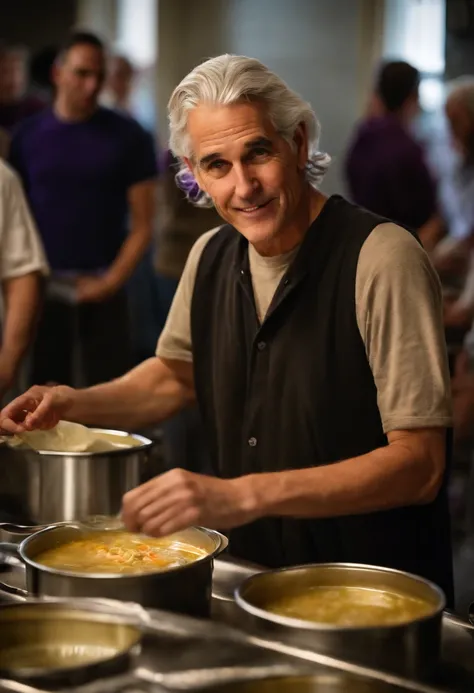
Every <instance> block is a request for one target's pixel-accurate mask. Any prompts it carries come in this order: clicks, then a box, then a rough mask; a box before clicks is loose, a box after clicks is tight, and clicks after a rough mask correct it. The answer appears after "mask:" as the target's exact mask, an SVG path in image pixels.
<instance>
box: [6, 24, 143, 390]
mask: <svg viewBox="0 0 474 693" xmlns="http://www.w3.org/2000/svg"><path fill="white" fill-rule="evenodd" d="M105 61H106V56H105V50H104V46H103V45H102V43H101V41H100V40H99V39H98V38H97V37H95V36H93V35H92V34H86V33H78V34H75V35H73V36H72V38H71V39H70V41H69V42H68V44H67V45H66V47H65V48H64V49H63V50H62V51H61V52H60V53H59V56H58V60H57V62H56V64H55V68H54V81H55V86H56V98H55V101H54V104H53V106H52V108H48V109H46V110H45V111H44V112H42V113H40V114H38V115H36V116H34V117H33V118H31V119H28V120H27V121H25V122H24V123H22V125H21V126H20V127H19V128H18V129H17V131H16V133H15V135H14V137H13V139H12V143H11V152H10V160H11V163H12V164H13V166H14V167H15V168H16V169H17V171H18V172H19V173H20V176H21V178H22V180H23V183H24V186H25V190H26V193H27V196H28V199H29V202H30V206H31V209H32V212H33V215H34V217H35V220H36V223H37V225H38V228H39V232H40V234H41V237H42V239H43V243H44V246H45V249H46V253H47V257H48V260H49V263H50V265H51V270H52V275H53V276H52V281H51V283H50V287H49V296H48V297H47V299H46V303H45V308H44V315H43V319H42V321H41V324H40V326H39V330H38V336H37V340H36V345H35V350H34V354H33V376H32V378H33V380H34V381H35V382H39V383H44V382H48V381H55V382H68V383H71V382H73V381H74V382H77V379H76V376H75V375H74V373H77V372H78V371H79V372H81V373H82V375H83V379H84V380H85V381H86V382H87V383H91V384H92V383H94V382H98V381H100V380H103V379H104V378H105V379H107V380H109V379H111V378H114V377H116V376H118V375H119V374H120V373H122V372H123V370H124V369H126V368H127V367H129V365H130V359H131V353H130V350H131V348H130V329H129V315H128V309H127V297H126V292H125V289H124V286H125V284H126V282H127V280H128V279H129V277H130V276H131V274H132V273H133V271H134V269H135V267H136V266H137V264H138V262H139V261H140V259H141V258H142V256H143V254H144V253H145V251H146V249H147V248H148V246H149V244H150V241H151V234H152V223H153V216H154V199H155V184H156V181H155V178H156V173H157V164H156V156H155V151H154V146H153V140H152V137H151V135H149V134H148V133H147V132H146V131H145V130H144V129H143V128H142V127H141V126H140V125H139V124H138V123H137V122H136V121H135V120H133V119H132V118H130V117H129V116H126V115H123V114H119V113H116V112H114V111H112V110H109V109H106V108H102V107H100V106H98V97H99V93H100V90H101V88H102V84H103V81H104V76H105ZM75 344H79V347H80V348H79V354H76V353H75V351H74V349H73V345H75ZM76 356H77V357H78V358H79V359H80V363H81V365H82V370H81V369H78V368H77V363H79V362H78V360H76V358H75V357H76ZM74 363H76V369H75V370H74V366H73V364H74Z"/></svg>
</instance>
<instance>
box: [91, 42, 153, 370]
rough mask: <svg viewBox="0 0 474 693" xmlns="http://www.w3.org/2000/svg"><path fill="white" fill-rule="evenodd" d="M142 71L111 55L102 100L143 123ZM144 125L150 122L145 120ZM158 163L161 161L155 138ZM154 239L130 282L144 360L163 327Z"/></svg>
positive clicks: (135, 338) (136, 344)
mask: <svg viewBox="0 0 474 693" xmlns="http://www.w3.org/2000/svg"><path fill="white" fill-rule="evenodd" d="M137 78H138V72H137V70H136V69H135V67H134V65H133V64H132V62H131V60H129V58H127V57H126V56H125V55H122V54H116V55H111V56H110V58H109V60H108V62H107V75H106V80H105V86H104V89H103V91H102V93H101V95H100V102H101V103H102V104H103V105H104V106H107V107H108V108H112V109H114V110H115V111H117V112H119V113H122V114H123V115H128V116H130V117H133V118H135V119H136V120H138V121H139V122H140V113H139V109H137V107H136V104H135V103H134V100H133V95H134V89H135V86H136V80H137ZM142 125H143V126H144V127H146V126H147V123H146V122H145V123H142ZM155 149H156V150H157V163H159V161H160V154H159V151H158V142H157V138H156V137H155ZM153 246H154V239H152V243H151V245H150V246H149V248H148V249H147V250H146V251H145V253H144V255H143V257H142V258H141V260H140V261H139V263H138V264H137V267H136V268H135V271H134V272H133V274H132V276H131V277H130V280H129V282H128V284H127V290H128V297H129V302H130V320H131V322H130V324H131V340H132V350H133V359H134V361H135V363H140V362H141V361H144V360H145V359H147V358H149V357H150V356H153V354H154V353H155V347H156V343H157V341H158V337H159V335H160V331H161V329H162V327H163V320H162V317H161V313H160V287H159V285H158V283H157V280H156V277H155V272H154V268H153V255H154V248H153Z"/></svg>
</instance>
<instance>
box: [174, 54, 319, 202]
mask: <svg viewBox="0 0 474 693" xmlns="http://www.w3.org/2000/svg"><path fill="white" fill-rule="evenodd" d="M243 100H247V101H252V100H255V101H262V102H264V103H265V104H266V105H267V108H268V113H269V116H270V118H271V121H272V123H273V125H274V126H275V128H276V129H277V131H278V132H279V133H280V134H281V135H282V137H284V138H285V139H286V140H287V141H288V142H289V143H290V144H291V145H292V146H294V140H293V137H294V134H295V131H296V128H297V127H298V125H299V124H300V123H304V124H305V127H306V132H307V136H308V144H309V154H308V161H307V163H306V168H305V176H306V180H307V181H308V183H310V185H312V186H313V187H315V188H317V187H318V185H319V184H320V182H321V180H322V179H323V177H324V174H325V173H326V171H327V169H328V167H329V164H330V162H331V157H330V156H329V155H328V154H325V153H324V152H321V151H319V149H318V142H319V133H320V125H319V122H318V119H317V118H316V115H315V113H314V111H313V109H312V108H311V106H310V104H309V103H307V102H306V101H304V100H303V99H302V98H301V97H300V96H299V95H298V94H297V93H296V92H294V91H293V90H292V89H290V88H289V87H288V85H287V84H286V83H285V82H284V81H283V80H282V79H280V77H278V76H277V75H276V74H275V73H273V72H271V71H270V70H269V69H268V68H267V67H266V66H265V65H263V64H262V63H261V62H259V61H258V60H255V59H254V58H247V57H245V56H240V55H228V54H226V55H219V56H217V57H216V58H211V59H210V60H207V61H206V62H204V63H202V64H201V65H198V66H197V67H196V68H194V70H192V71H191V72H190V73H189V74H188V75H187V76H186V77H185V78H184V79H183V80H182V81H181V83H180V84H178V86H177V87H176V89H175V90H174V91H173V94H172V95H171V98H170V100H169V103H168V119H169V125H170V147H171V150H172V151H173V153H174V154H175V155H176V156H177V157H178V158H179V160H180V166H179V170H178V172H177V174H176V182H177V184H178V185H179V187H180V188H182V189H183V190H184V191H185V192H186V194H187V195H188V198H189V199H190V200H191V201H192V202H193V204H195V205H197V206H200V207H212V206H213V202H212V199H211V197H210V196H209V195H207V193H205V192H204V191H202V190H199V191H197V185H196V184H195V185H194V186H192V184H191V181H192V177H190V173H189V171H188V169H187V166H186V164H185V163H184V161H183V158H184V157H186V158H188V159H192V158H193V152H192V148H191V142H190V138H189V135H188V132H187V119H188V113H189V111H191V110H192V109H193V108H196V106H198V104H200V103H209V104H219V105H223V106H228V105H230V104H234V103H237V102H238V101H243ZM191 188H192V190H191Z"/></svg>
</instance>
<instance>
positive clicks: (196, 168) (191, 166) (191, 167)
mask: <svg viewBox="0 0 474 693" xmlns="http://www.w3.org/2000/svg"><path fill="white" fill-rule="evenodd" d="M183 161H184V163H185V164H186V166H187V167H188V169H189V171H190V173H192V175H193V177H194V179H195V180H196V181H197V183H198V185H199V187H200V188H201V190H202V180H201V175H200V171H199V166H196V165H195V164H193V162H192V160H191V159H188V157H187V156H183Z"/></svg>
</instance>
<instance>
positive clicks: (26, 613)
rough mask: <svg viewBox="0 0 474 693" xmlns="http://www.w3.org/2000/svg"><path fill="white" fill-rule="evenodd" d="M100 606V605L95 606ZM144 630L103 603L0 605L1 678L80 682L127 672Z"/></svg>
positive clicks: (47, 683)
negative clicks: (105, 606)
mask: <svg viewBox="0 0 474 693" xmlns="http://www.w3.org/2000/svg"><path fill="white" fill-rule="evenodd" d="M99 609H100V610H99ZM141 639H142V633H141V631H140V629H139V627H137V626H136V625H133V624H130V623H127V621H126V619H123V618H121V617H120V616H119V615H118V614H114V613H104V607H103V606H102V605H101V606H100V607H99V608H97V609H96V608H95V605H94V604H91V605H84V604H83V605H81V606H80V607H77V606H74V605H71V604H64V603H60V602H48V603H23V604H15V605H10V606H1V607H0V678H4V679H14V680H17V681H23V682H25V683H30V684H36V685H45V686H47V687H48V688H56V687H62V686H79V685H82V684H85V683H87V682H89V681H92V680H95V679H97V678H98V677H101V676H110V675H114V674H119V673H121V672H123V671H126V670H127V669H128V668H129V666H130V664H131V660H132V658H133V656H134V655H136V654H138V652H139V650H140V642H141Z"/></svg>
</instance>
